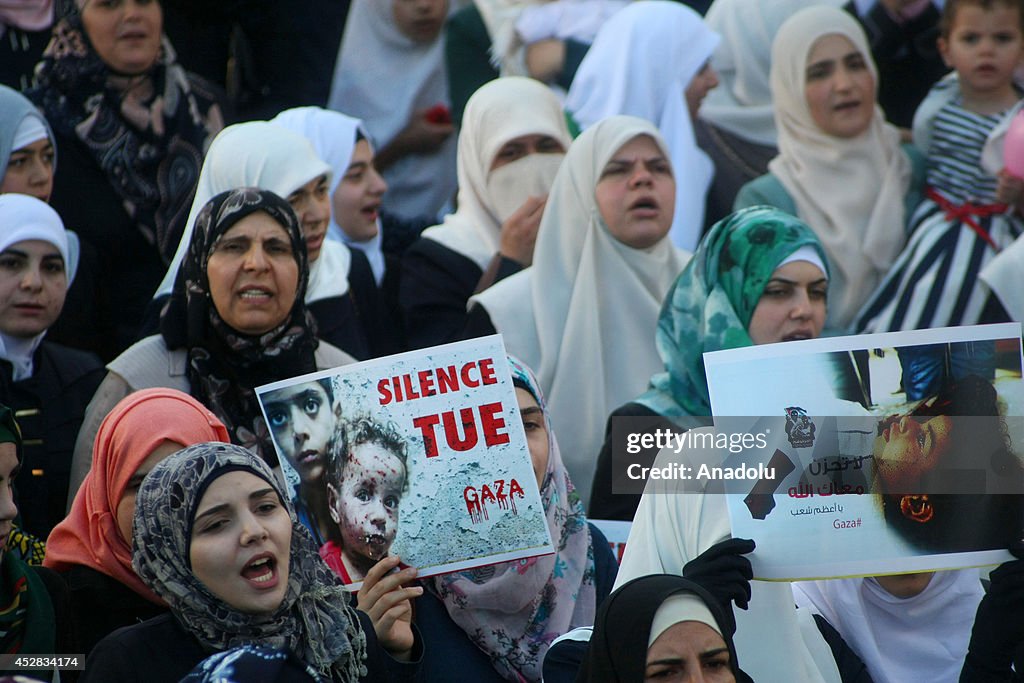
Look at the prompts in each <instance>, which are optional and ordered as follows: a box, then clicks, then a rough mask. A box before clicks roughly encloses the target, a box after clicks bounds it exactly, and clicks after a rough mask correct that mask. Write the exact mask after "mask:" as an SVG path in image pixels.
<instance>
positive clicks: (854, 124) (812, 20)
mask: <svg viewBox="0 0 1024 683" xmlns="http://www.w3.org/2000/svg"><path fill="white" fill-rule="evenodd" d="M770 80H771V89H772V96H773V98H774V100H775V123H776V128H777V130H778V140H779V156H777V157H776V158H775V159H774V160H772V162H771V163H770V164H769V165H768V169H769V172H768V174H766V175H764V176H761V177H760V178H758V179H757V180H754V181H752V182H750V183H747V184H746V185H745V186H744V187H743V189H741V190H740V192H739V194H738V195H737V197H736V203H735V206H734V208H735V209H740V208H744V207H747V206H753V205H755V204H770V205H772V206H776V207H778V208H780V209H782V210H784V211H787V212H789V213H792V214H794V215H796V216H798V217H800V218H801V219H803V220H804V222H806V223H807V224H808V225H809V226H811V228H812V229H813V230H814V231H815V233H817V235H818V238H819V239H820V240H821V242H822V244H823V245H824V247H825V251H826V252H827V254H828V257H829V262H830V263H831V264H832V278H831V280H830V283H829V318H828V321H827V327H829V328H832V329H843V328H846V327H847V326H849V324H850V323H851V322H852V320H853V317H854V315H855V314H856V313H857V311H858V309H859V308H860V306H861V305H862V304H863V303H864V301H865V300H866V299H867V297H868V296H869V295H870V294H871V292H873V291H874V289H875V286H876V285H877V284H878V283H879V281H880V280H881V278H882V276H883V275H884V274H885V273H886V271H887V270H888V269H889V267H890V266H891V265H892V263H893V261H894V260H895V258H896V256H897V255H898V254H899V252H900V250H901V249H902V247H903V244H904V242H905V241H906V232H905V229H906V224H907V220H908V219H909V218H910V214H911V212H912V211H913V209H914V207H915V206H916V205H917V203H918V201H919V200H920V197H921V189H922V185H923V182H924V161H923V159H922V158H921V156H920V154H919V153H918V152H917V151H916V150H914V149H913V148H912V147H911V146H909V145H904V146H902V147H901V145H900V141H899V132H898V131H897V130H896V128H894V127H893V126H891V125H889V124H887V123H886V122H885V119H884V116H883V114H882V111H881V109H879V108H878V106H877V104H876V101H875V93H876V88H877V82H878V75H877V71H876V70H875V64H874V62H873V61H872V59H871V52H870V50H869V48H868V44H867V39H866V38H865V36H864V31H863V30H862V29H861V27H860V25H859V24H857V22H856V21H855V20H854V19H853V18H852V17H850V15H848V14H847V13H846V12H843V11H842V10H840V9H838V8H834V7H828V6H816V7H808V8H806V9H803V10H800V11H799V12H797V13H796V14H794V15H793V16H792V17H790V18H789V19H788V20H787V21H786V22H785V23H784V24H783V25H782V27H781V28H780V29H779V32H778V35H777V36H776V37H775V42H774V43H773V44H772V67H771V76H770Z"/></svg>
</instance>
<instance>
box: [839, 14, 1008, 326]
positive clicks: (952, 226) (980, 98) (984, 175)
mask: <svg viewBox="0 0 1024 683" xmlns="http://www.w3.org/2000/svg"><path fill="white" fill-rule="evenodd" d="M940 32H941V35H940V38H939V51H940V53H941V54H942V57H943V59H944V60H945V62H946V65H947V66H949V67H952V68H953V69H954V71H955V74H952V75H951V76H949V77H947V78H945V79H943V80H942V81H941V82H939V83H938V84H936V85H935V87H933V88H932V91H931V92H930V93H929V95H928V97H927V98H926V99H925V101H924V102H923V103H922V104H921V106H920V108H919V109H918V111H917V114H916V115H915V117H914V142H915V144H917V145H918V146H919V147H921V149H922V151H925V152H926V153H927V156H928V188H927V190H926V196H927V199H925V200H924V201H923V202H922V203H921V205H920V206H919V207H918V208H917V210H916V211H915V212H914V216H913V218H912V220H911V223H910V225H911V226H912V227H911V234H910V239H909V241H908V243H907V246H906V248H905V249H904V250H903V253H902V254H901V255H900V256H899V258H898V259H897V261H896V263H894V264H893V266H892V269H891V270H890V272H889V274H888V276H887V277H886V278H885V280H883V282H882V284H881V285H880V286H879V288H878V289H877V290H876V291H875V293H874V295H873V296H872V298H871V300H870V301H869V302H868V305H867V306H866V307H865V308H864V309H863V310H862V311H861V313H860V315H859V316H858V319H857V323H856V329H857V330H858V331H866V332H885V331H893V330H908V329H924V328H930V327H944V326H952V325H971V324H975V323H979V322H998V321H1001V320H1005V319H1006V313H1005V311H1004V310H1003V309H1002V306H1001V305H1000V304H999V301H998V300H997V299H996V298H995V297H994V296H992V293H991V291H990V290H989V288H988V287H987V286H986V285H985V284H984V283H983V282H982V281H981V280H980V279H979V277H978V276H979V274H980V273H981V270H982V269H983V268H984V267H985V266H986V265H987V264H988V263H989V262H990V261H991V260H992V259H993V258H994V257H995V256H996V255H997V254H999V253H1000V252H1001V251H1002V250H1003V249H1005V248H1006V247H1008V246H1009V245H1010V244H1012V243H1013V242H1014V240H1016V238H1017V237H1018V236H1019V235H1020V234H1021V232H1022V231H1024V223H1022V222H1021V219H1020V216H1019V215H1018V214H1017V213H1016V212H1015V211H1013V210H1012V209H1015V208H1016V200H1017V198H1018V196H1019V195H1020V191H1021V181H1020V179H1016V178H1013V177H1012V176H1010V175H1008V174H1007V173H1006V172H1005V171H1003V172H999V173H998V174H992V173H990V172H988V171H986V170H985V169H983V168H982V166H981V159H982V150H983V148H984V147H985V144H986V142H987V141H989V138H990V136H992V133H993V131H994V130H996V129H997V127H999V125H1000V124H1001V123H1003V122H1004V121H1005V120H1006V119H1007V118H1008V117H1009V116H1010V115H1012V114H1013V113H1015V111H1016V109H1017V107H1016V105H1017V102H1018V100H1019V99H1020V93H1019V92H1018V90H1017V88H1016V86H1015V84H1014V81H1013V75H1014V71H1015V70H1016V68H1017V67H1018V66H1019V65H1020V62H1021V58H1022V56H1024V2H1022V0H949V1H948V2H946V5H945V7H944V9H943V15H942V22H941V24H940ZM1008 205H1009V206H1008Z"/></svg>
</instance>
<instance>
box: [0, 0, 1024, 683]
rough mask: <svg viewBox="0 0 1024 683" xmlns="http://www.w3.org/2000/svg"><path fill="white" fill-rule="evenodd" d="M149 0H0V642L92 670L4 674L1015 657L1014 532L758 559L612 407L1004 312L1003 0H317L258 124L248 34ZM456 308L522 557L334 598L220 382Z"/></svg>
mask: <svg viewBox="0 0 1024 683" xmlns="http://www.w3.org/2000/svg"><path fill="white" fill-rule="evenodd" d="M242 4H243V5H244V4H245V3H242ZM270 4H274V3H270ZM186 5H188V3H175V2H172V1H171V0H167V2H166V3H165V4H161V3H160V2H159V1H158V0H74V2H61V1H60V0H18V1H16V2H0V62H3V64H0V80H2V82H3V83H4V84H5V85H0V484H2V485H0V532H2V534H0V569H2V571H0V646H2V647H0V652H3V653H6V654H25V655H32V654H39V655H46V654H56V653H84V654H85V655H87V657H88V658H87V660H86V661H85V662H84V663H85V668H84V671H79V672H76V671H69V670H64V671H57V670H54V669H52V668H51V669H48V670H38V671H32V672H22V673H27V674H28V675H30V676H32V677H36V678H38V679H39V680H45V681H58V680H59V681H67V680H75V679H78V680H82V681H104V682H106V681H167V682H168V683H174V682H177V681H182V680H187V681H197V682H198V681H214V680H216V681H227V680H230V681H239V683H242V682H244V681H256V680H261V681H262V680H282V681H284V680H289V681H292V680H294V681H356V680H366V681H371V680H372V681H377V680H382V681H383V680H426V681H444V680H481V681H486V680H510V681H539V680H541V679H542V678H545V679H547V680H549V681H562V680H565V681H569V680H585V681H639V680H648V679H650V680H679V681H697V680H704V681H723V682H724V681H748V680H756V681H759V682H765V681H766V682H769V683H772V682H774V681H797V682H801V683H802V682H805V681H806V682H812V681H813V682H819V681H820V682H833V681H844V682H849V681H855V682H858V683H863V682H868V681H872V680H873V681H880V682H881V681H886V682H892V683H903V682H905V681H912V680H913V681H918V680H928V681H935V682H937V683H944V682H950V683H951V682H952V681H956V680H965V681H1010V680H1017V679H1016V678H1015V676H1016V674H1015V673H1014V672H1013V663H1014V659H1015V655H1016V654H1017V650H1018V646H1020V645H1021V644H1022V643H1024V620H1021V619H1020V617H1019V609H1020V607H1022V602H1024V591H1022V590H1021V588H1022V587H1024V545H1020V544H1019V543H1013V542H1012V541H1013V540H1014V539H999V540H998V541H994V542H995V543H997V544H1001V546H1003V547H1005V546H1006V545H1009V546H1010V550H1011V552H1013V553H1014V555H1016V556H1017V557H1020V558H1022V559H1019V560H1015V561H1011V562H1008V563H1006V564H1004V565H1002V566H1001V567H1000V568H999V569H997V570H995V571H994V572H992V574H991V576H990V577H989V580H990V587H989V588H988V592H987V594H986V590H985V588H983V585H982V582H981V576H980V573H979V571H978V570H960V571H955V572H937V573H924V574H922V573H914V574H906V575H901V576H896V577H868V578H861V579H844V580H834V581H815V582H807V583H804V584H799V585H794V586H790V585H789V584H786V583H765V582H751V576H752V574H751V568H750V562H749V560H748V559H747V557H746V555H747V554H748V553H750V552H751V551H752V550H753V547H754V544H753V543H752V542H750V541H746V540H743V539H735V538H732V534H731V530H730V526H729V521H728V514H727V512H726V510H725V502H724V499H723V497H721V496H713V495H678V496H676V495H663V494H664V493H666V492H669V493H671V492H672V490H671V484H668V483H662V484H661V485H660V488H659V487H654V488H655V489H657V490H652V491H648V492H647V493H645V494H644V495H643V496H640V495H633V496H629V495H624V494H617V493H614V492H613V490H612V478H613V472H612V471H613V467H614V465H613V458H612V443H611V433H612V432H611V429H612V418H614V417H620V416H642V417H645V418H649V419H653V420H661V421H663V423H664V424H666V425H667V424H673V425H675V426H679V425H680V424H681V425H683V426H684V427H686V428H692V429H701V428H704V427H706V426H707V425H708V424H710V418H709V416H710V415H711V406H710V398H709V389H708V382H707V378H706V376H705V371H704V365H703V360H702V356H703V354H704V353H706V352H710V351H717V350H722V349H731V348H738V347H743V346H752V345H761V344H774V343H780V342H787V341H790V340H800V339H812V338H816V337H819V336H821V335H824V334H843V333H850V334H853V333H861V332H878V331H895V330H907V329H922V328H930V327H942V326H956V325H969V324H974V323H980V322H996V321H1004V322H1005V321H1021V320H1022V319H1024V298H1022V295H1021V292H1024V275H1022V273H1024V242H1021V243H1019V244H1018V240H1017V238H1018V237H1019V236H1020V234H1021V233H1022V232H1024V217H1022V215H1024V213H1022V212H1024V179H1022V178H1019V177H1015V176H1014V175H1012V174H1011V173H1010V172H1009V171H1007V170H1006V169H1005V168H1004V166H1005V165H1006V164H1004V155H1003V149H1004V148H1003V142H1004V139H1005V138H1006V136H1007V131H1008V128H1009V122H1010V119H1011V118H1012V117H1013V116H1014V115H1015V114H1016V113H1017V111H1018V109H1019V101H1020V100H1021V95H1022V86H1024V81H1022V82H1021V85H1018V80H1016V79H1017V78H1018V73H1017V72H1018V71H1019V69H1018V67H1020V66H1021V65H1022V63H1024V1H1022V0H945V2H933V1H931V0H877V1H874V0H853V1H851V2H849V3H848V4H847V5H845V6H843V7H840V6H839V2H838V1H833V0H820V1H815V2H806V1H797V0H764V1H763V2H757V3H749V2H743V1H742V0H714V2H712V3H710V8H708V7H707V6H706V5H707V3H685V4H684V3H680V2H673V1H670V0H636V1H634V2H623V1H618V0H552V1H549V2H537V1H535V0H473V1H472V2H469V1H463V2H458V0H352V2H351V8H350V10H349V11H348V16H347V19H346V20H345V22H344V30H343V31H340V26H331V25H325V23H326V22H317V20H316V18H315V17H312V16H310V17H308V18H307V19H308V22H309V26H308V29H309V33H310V41H309V46H307V48H306V49H304V50H303V51H302V52H301V54H302V56H303V58H307V57H309V56H310V55H309V53H310V52H312V51H313V49H314V48H316V47H319V46H323V45H328V46H330V51H326V50H325V51H326V52H327V54H322V55H320V60H319V61H317V64H318V66H317V68H315V69H310V72H309V73H308V74H306V73H302V72H297V73H293V74H291V77H292V78H294V79H297V80H303V79H305V78H306V77H307V75H308V76H309V78H310V79H311V82H310V84H309V87H308V88H305V91H306V92H308V93H315V95H310V96H302V97H299V96H296V97H295V98H294V99H293V100H292V101H288V102H282V103H281V106H279V107H276V108H275V110H274V111H272V112H264V115H266V116H267V117H268V118H267V119H266V120H252V119H251V118H249V117H246V116H245V115H244V114H242V112H244V111H247V110H249V111H252V110H253V109H254V108H259V107H255V106H254V105H253V102H252V101H251V100H246V98H245V97H243V96H242V95H240V92H242V91H246V88H245V87H241V88H240V86H239V83H242V84H243V86H245V85H248V86H251V85H252V79H253V78H254V76H253V74H252V73H239V71H238V70H239V69H241V70H243V71H244V70H245V68H246V67H247V65H248V67H252V66H253V65H254V64H259V63H260V61H261V60H260V57H259V56H254V55H258V53H259V51H260V44H259V43H258V42H255V41H254V39H253V38H252V36H250V37H249V38H246V37H245V27H246V26H251V25H252V23H251V22H247V21H240V20H237V17H236V18H235V20H236V21H237V23H236V26H235V28H236V29H238V30H237V31H236V32H235V34H234V35H235V38H233V39H232V42H231V49H232V51H233V56H232V59H230V60H228V61H227V62H225V63H223V64H221V66H222V67H223V68H222V69H221V70H220V71H218V70H217V69H213V70H212V71H211V70H209V69H203V72H204V74H206V75H208V76H209V75H211V74H212V77H211V78H210V79H207V78H203V77H200V76H197V75H196V74H194V73H193V72H192V71H191V70H190V69H193V68H194V69H200V65H201V64H202V65H203V66H207V67H208V66H209V61H201V60H200V58H201V57H203V58H209V57H211V56H212V55H214V54H215V53H216V52H217V50H213V49H211V50H209V51H206V52H204V51H203V50H201V49H197V50H195V51H194V52H195V54H193V49H192V48H193V47H194V46H195V44H196V41H197V38H198V36H196V35H192V36H190V35H186V32H181V33H182V34H181V35H180V39H181V41H182V43H185V44H187V45H189V48H190V49H188V50H183V51H182V52H181V53H176V52H175V49H174V47H172V41H171V39H169V38H168V34H169V33H175V31H172V29H173V27H175V26H176V25H180V23H181V22H182V21H185V20H187V19H188V18H189V17H190V16H193V15H192V14H190V12H194V11H196V10H194V9H193V10H190V9H188V8H187V7H186ZM689 5H693V6H696V7H697V9H696V10H695V9H694V8H693V7H691V6H689ZM698 10H699V11H698ZM705 10H706V15H702V12H704V11H705ZM233 11H234V10H231V11H228V10H224V12H223V15H218V21H225V22H228V23H230V21H232V19H231V18H230V17H228V15H229V14H231V12H233ZM253 11H255V10H253ZM176 22H177V23H176ZM165 23H166V28H165ZM257 23H258V22H257ZM218 25H219V24H218ZM282 30H284V29H282ZM177 31H179V32H180V31H181V29H180V28H179V29H177ZM339 33H340V44H339V41H338V34H339ZM172 38H174V39H175V40H177V39H178V38H179V36H176V35H172ZM267 49H268V50H271V49H272V48H271V46H268V47H267ZM8 57H10V60H8ZM15 57H16V58H17V59H15ZM325 60H326V61H325ZM325 64H328V65H333V69H332V68H330V67H329V66H325ZM946 71H949V73H948V74H947V75H943V74H944V73H945V72H946ZM257 85H258V84H257ZM279 85H280V84H278V83H276V82H275V83H274V84H273V87H272V86H271V84H270V83H269V82H268V84H267V85H266V88H265V89H264V91H263V95H264V99H263V100H261V102H262V103H263V104H261V105H260V107H262V108H263V109H265V108H266V106H269V105H268V104H266V103H268V102H271V101H275V98H277V97H279V96H280V93H281V92H285V91H287V90H288V89H287V88H283V89H275V88H277V87H278V86H279ZM257 90H259V88H257ZM294 90H295V91H296V92H298V91H299V90H302V89H300V88H295V89H294ZM250 95H251V92H250ZM915 112H916V113H915ZM1022 153H1024V152H1022ZM493 333H500V334H501V335H502V337H503V339H504V344H505V347H506V349H507V350H508V352H509V365H510V370H511V373H512V377H513V380H514V385H515V388H516V392H517V397H518V399H519V407H520V412H521V414H522V415H523V421H524V428H525V429H526V431H527V434H528V437H529V438H528V442H529V446H530V455H531V459H532V461H533V465H534V471H535V473H536V475H537V484H538V487H539V489H540V494H541V499H542V502H543V505H544V513H545V518H546V520H547V524H548V526H549V529H550V532H551V537H552V539H553V541H554V545H555V553H554V554H553V555H551V556H548V557H545V558H539V559H537V560H531V561H529V562H525V563H506V564H501V565H496V566H493V567H485V568H482V569H476V570H467V571H463V572H456V573H453V574H448V575H442V576H440V577H432V578H430V579H423V580H420V579H418V578H417V576H416V570H415V569H414V568H409V567H404V565H402V564H401V558H400V557H397V556H391V557H387V558H385V559H382V560H380V561H379V562H377V563H376V564H375V565H373V566H372V568H371V569H369V571H368V572H367V573H366V575H365V577H364V580H363V583H362V585H361V587H360V588H359V590H358V592H354V593H349V592H346V590H345V589H344V588H343V586H342V582H341V579H340V578H339V577H338V576H337V575H335V573H334V571H332V567H333V565H331V566H329V564H328V563H325V561H324V559H322V557H321V555H322V554H323V552H324V551H323V549H322V547H321V546H323V547H329V546H331V547H336V545H337V543H340V542H342V541H341V540H340V539H338V538H334V537H333V535H332V534H331V533H330V531H329V529H327V528H326V527H324V526H323V525H321V524H318V523H317V521H316V518H317V516H316V515H315V514H312V513H311V511H310V510H309V509H307V510H299V514H297V513H296V511H295V510H294V509H293V508H292V502H291V496H290V495H289V491H287V490H286V488H285V486H284V484H283V480H282V479H281V477H280V469H279V463H278V461H277V450H276V449H275V447H274V444H273V442H272V440H271V439H272V433H271V429H270V428H269V427H268V425H267V424H266V422H265V420H264V417H263V413H262V411H261V409H260V406H259V403H258V401H257V397H256V393H255V388H256V387H258V386H261V385H264V384H268V383H271V382H274V381H277V380H282V379H288V378H291V377H295V376H298V375H302V374H305V373H309V372H313V371H316V370H318V369H329V368H335V367H338V366H341V365H345V364H349V363H353V362H357V361H359V360H365V359H370V358H377V357H381V356H386V355H390V354H393V353H397V352H400V351H404V350H410V349H419V348H426V347H430V346H434V345H438V344H442V343H446V342H450V341H456V340H460V339H466V338H470V337H475V336H482V335H487V334H493ZM977 379H978V378H977V377H976V376H975V375H972V374H968V375H966V376H957V377H955V378H952V379H951V380H950V382H947V383H945V384H943V386H942V387H940V388H935V387H932V389H929V390H928V391H932V392H933V393H940V392H943V391H944V392H949V394H950V395H953V394H954V393H955V392H954V390H956V389H962V390H964V391H966V389H965V387H974V386H975V385H974V384H972V382H974V381H975V380H977ZM982 384H983V385H984V386H986V387H988V389H989V390H991V384H990V383H984V382H982ZM922 391H924V390H922ZM910 393H911V388H910V387H909V383H908V388H907V395H908V397H909V396H910ZM991 394H992V395H989V394H986V393H985V391H984V389H983V388H982V389H976V390H975V389H972V396H974V397H975V398H977V399H978V400H977V401H975V402H971V403H969V404H968V403H964V404H963V405H960V404H957V403H956V400H955V399H950V401H951V402H952V403H954V404H956V409H957V410H959V411H960V412H959V413H956V414H970V415H974V414H981V415H986V416H988V417H989V418H991V419H993V420H996V421H997V422H998V420H999V416H998V410H999V406H998V404H997V403H996V400H995V397H994V391H993V392H991ZM927 395H928V394H923V395H922V396H921V397H924V396H927ZM328 400H333V397H330V396H329V397H328ZM936 400H938V401H940V402H941V401H943V400H945V398H944V395H941V394H940V396H939V397H938V398H937V399H936ZM979 406H983V407H979ZM331 408H332V409H333V410H335V411H338V412H340V413H344V411H345V406H344V405H332V406H331ZM311 410H312V409H311ZM972 411H981V412H972ZM951 414H953V413H951ZM538 416H540V417H538ZM927 417H931V416H927ZM925 419H927V418H926V417H925V416H921V415H908V416H904V417H903V418H902V421H898V422H897V423H898V424H899V425H901V426H899V427H892V429H897V430H902V431H904V432H907V431H912V430H913V429H914V426H915V425H917V424H919V423H922V422H924V420H925ZM297 429H299V428H298V427H296V428H294V430H297ZM294 430H293V431H294ZM990 431H991V432H992V433H994V434H996V435H997V436H996V437H992V436H991V435H989V438H990V439H992V438H994V439H995V440H996V441H998V442H999V443H998V444H996V445H995V446H994V447H998V448H1003V449H1004V450H1005V451H1006V452H1007V453H1008V454H1010V455H1009V457H1011V458H1014V457H1015V456H1013V455H1012V449H1013V447H1014V444H1011V443H1005V442H1004V440H1003V438H1002V436H1001V435H1002V432H1001V431H1000V430H999V429H998V425H996V427H995V428H993V430H990ZM556 436H557V438H556ZM294 438H295V439H296V440H297V441H298V440H302V439H308V438H309V435H308V434H300V433H298V431H296V432H295V434H294ZM342 443H343V440H342ZM342 457H345V454H342ZM318 462H319V461H318ZM1014 462H1015V463H1016V460H1014ZM320 467H321V469H322V467H323V463H322V462H321V463H320ZM1017 467H1019V465H1017ZM885 475H886V473H885V472H879V476H880V477H882V478H883V479H884V477H885ZM322 480H323V475H322V474H320V475H319V476H309V477H306V478H305V479H303V481H302V486H303V487H305V488H307V489H308V488H310V487H314V488H315V487H318V486H319V487H322V486H323V484H322ZM663 489H664V490H663ZM325 496H326V492H325V491H319V494H318V495H311V496H310V501H313V502H314V503H315V501H317V500H319V501H321V502H322V500H323V499H324V498H325ZM313 507H316V504H314V506H313ZM320 507H323V506H322V505H321V506H320ZM318 509H319V508H318ZM1008 509H1016V508H1008ZM313 512H316V510H313ZM321 512H322V511H321ZM322 516H323V514H321V517H322ZM588 516H589V517H590V518H593V519H621V520H627V521H632V522H633V526H632V531H631V533H630V536H629V540H628V544H627V550H626V553H625V555H624V556H623V557H622V559H621V564H619V563H617V562H616V560H615V558H614V556H613V555H612V553H611V551H610V549H609V546H608V543H607V541H606V539H605V537H604V535H603V534H602V533H601V531H600V530H599V529H598V527H596V526H594V525H592V524H590V523H588V521H587V520H588ZM311 520H312V521H311ZM1021 529H1024V522H1022V524H1021ZM314 539H316V540H314ZM325 541H326V543H325ZM332 544H333V546H332ZM613 589H615V590H613ZM734 606H737V607H739V608H740V609H739V610H738V611H734V609H733V608H734ZM1022 651H1024V650H1022ZM254 672H255V673H254Z"/></svg>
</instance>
